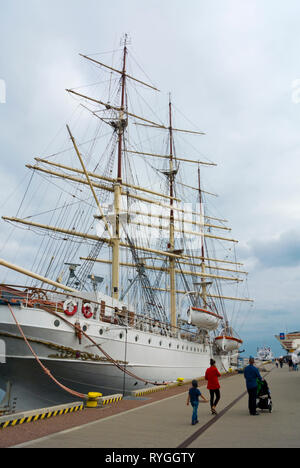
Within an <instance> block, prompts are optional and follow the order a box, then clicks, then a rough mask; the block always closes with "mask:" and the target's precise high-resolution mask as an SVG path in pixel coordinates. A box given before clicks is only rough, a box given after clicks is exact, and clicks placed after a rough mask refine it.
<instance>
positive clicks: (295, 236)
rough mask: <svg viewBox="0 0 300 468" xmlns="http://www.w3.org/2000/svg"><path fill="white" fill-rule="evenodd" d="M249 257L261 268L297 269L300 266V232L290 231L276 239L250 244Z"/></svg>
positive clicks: (256, 241)
mask: <svg viewBox="0 0 300 468" xmlns="http://www.w3.org/2000/svg"><path fill="white" fill-rule="evenodd" d="M248 255H250V256H253V257H255V258H256V260H257V261H258V262H259V267H260V268H261V267H264V268H276V267H295V266H298V265H300V231H298V230H297V231H296V230H294V231H293V230H290V231H287V232H284V233H282V234H281V235H280V236H278V237H276V238H270V239H264V240H262V239H261V240H260V239H257V240H255V241H253V240H252V241H251V242H249V249H248Z"/></svg>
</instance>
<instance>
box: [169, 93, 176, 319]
mask: <svg viewBox="0 0 300 468" xmlns="http://www.w3.org/2000/svg"><path fill="white" fill-rule="evenodd" d="M169 146H170V158H169V185H170V238H169V250H170V251H171V252H174V250H175V236H174V233H175V226H174V210H173V204H174V198H173V197H174V179H175V174H176V170H174V164H173V163H174V159H173V156H174V155H173V127H172V103H171V95H169ZM175 262H176V260H175V258H171V257H170V259H169V271H170V319H171V326H172V327H176V323H177V320H176V279H175V276H176V275H175V274H176V271H175Z"/></svg>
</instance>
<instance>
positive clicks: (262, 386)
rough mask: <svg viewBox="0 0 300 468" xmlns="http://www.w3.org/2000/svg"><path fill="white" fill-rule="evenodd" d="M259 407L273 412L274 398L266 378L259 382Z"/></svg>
mask: <svg viewBox="0 0 300 468" xmlns="http://www.w3.org/2000/svg"><path fill="white" fill-rule="evenodd" d="M256 406H257V408H259V409H261V410H268V411H269V413H272V399H271V393H270V390H269V387H268V384H267V382H266V381H265V380H262V381H258V382H257V403H256Z"/></svg>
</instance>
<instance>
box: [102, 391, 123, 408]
mask: <svg viewBox="0 0 300 468" xmlns="http://www.w3.org/2000/svg"><path fill="white" fill-rule="evenodd" d="M122 398H123V395H122V394H116V395H108V396H103V397H102V398H100V399H99V401H100V403H101V404H102V405H109V404H110V403H117V402H118V401H121V400H122Z"/></svg>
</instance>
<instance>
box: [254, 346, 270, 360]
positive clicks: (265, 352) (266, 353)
mask: <svg viewBox="0 0 300 468" xmlns="http://www.w3.org/2000/svg"><path fill="white" fill-rule="evenodd" d="M256 359H258V360H259V361H270V360H272V359H274V354H273V352H272V350H271V347H270V346H262V347H260V348H257V356H256Z"/></svg>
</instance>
